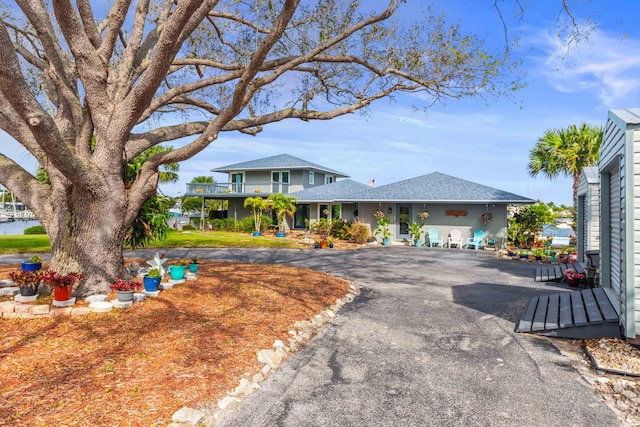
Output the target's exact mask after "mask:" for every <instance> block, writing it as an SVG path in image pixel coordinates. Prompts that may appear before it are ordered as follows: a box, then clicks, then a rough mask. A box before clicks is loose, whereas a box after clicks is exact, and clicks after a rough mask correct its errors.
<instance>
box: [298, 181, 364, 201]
mask: <svg viewBox="0 0 640 427" xmlns="http://www.w3.org/2000/svg"><path fill="white" fill-rule="evenodd" d="M370 189H371V187H369V186H368V185H364V184H362V183H360V182H356V181H354V180H351V179H343V180H342V181H337V182H333V183H331V184H325V185H319V186H317V187H312V188H307V189H306V190H300V191H296V192H295V193H292V195H294V196H296V197H297V198H298V201H299V202H333V201H345V200H351V199H357V198H359V197H361V196H362V195H363V194H365V193H366V192H367V191H369V190H370Z"/></svg>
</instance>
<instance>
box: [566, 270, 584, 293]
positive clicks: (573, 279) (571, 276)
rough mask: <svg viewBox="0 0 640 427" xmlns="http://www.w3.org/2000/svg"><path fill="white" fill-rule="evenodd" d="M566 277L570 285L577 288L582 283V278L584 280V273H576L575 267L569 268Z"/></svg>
mask: <svg viewBox="0 0 640 427" xmlns="http://www.w3.org/2000/svg"><path fill="white" fill-rule="evenodd" d="M564 278H565V281H566V282H567V283H568V284H569V286H571V287H572V288H575V287H576V286H578V285H579V284H580V282H581V281H582V280H584V274H582V273H576V271H575V270H574V269H573V268H567V270H566V271H565V272H564Z"/></svg>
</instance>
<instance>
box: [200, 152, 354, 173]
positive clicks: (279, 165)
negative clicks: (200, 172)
mask: <svg viewBox="0 0 640 427" xmlns="http://www.w3.org/2000/svg"><path fill="white" fill-rule="evenodd" d="M273 169H311V170H314V171H318V172H324V173H328V174H330V175H335V176H336V177H338V178H349V175H346V174H344V173H342V172H338V171H336V170H333V169H329V168H327V167H324V166H321V165H318V164H316V163H312V162H308V161H306V160H302V159H299V158H297V157H294V156H290V155H289V154H280V155H277V156H271V157H265V158H263V159H256V160H250V161H248V162H241V163H236V164H233V165H228V166H222V167H219V168H214V169H211V172H223V173H227V172H233V171H246V170H273Z"/></svg>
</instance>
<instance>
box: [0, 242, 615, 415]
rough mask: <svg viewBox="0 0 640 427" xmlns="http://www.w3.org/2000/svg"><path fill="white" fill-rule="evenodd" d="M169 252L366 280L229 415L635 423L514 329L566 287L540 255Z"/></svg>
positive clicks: (539, 342)
mask: <svg viewBox="0 0 640 427" xmlns="http://www.w3.org/2000/svg"><path fill="white" fill-rule="evenodd" d="M154 252H155V251H150V250H147V251H144V250H137V251H135V252H127V253H126V254H125V256H136V257H147V256H149V257H151V256H152V255H153V253H154ZM164 252H165V253H166V254H167V256H169V257H171V258H187V257H192V256H195V255H198V256H201V257H203V258H206V259H216V260H232V261H249V262H263V263H276V264H290V265H296V266H299V267H306V268H312V269H318V270H321V271H324V272H327V273H330V274H333V275H336V276H339V277H343V278H346V279H349V280H355V281H357V282H358V283H359V284H360V285H361V287H362V294H361V295H360V296H359V297H358V298H357V299H356V300H355V301H354V302H352V303H350V304H347V305H345V306H344V307H343V308H342V310H341V311H340V315H339V316H337V317H336V319H335V320H334V321H333V322H332V323H330V324H328V325H327V326H326V327H325V328H324V329H323V330H322V331H321V332H320V333H319V334H318V335H317V336H316V337H315V338H314V339H312V340H311V341H310V342H309V343H308V344H307V345H306V346H305V347H304V348H303V349H301V350H300V351H298V352H297V353H295V354H294V355H293V356H292V357H291V358H289V359H288V360H287V361H286V362H285V363H283V364H282V365H281V366H280V367H279V368H278V369H277V370H276V371H275V372H274V373H273V374H272V375H271V376H270V377H269V378H268V379H267V380H266V381H265V382H263V383H262V387H261V389H260V390H259V391H257V392H256V393H254V394H253V395H251V396H250V397H248V398H247V399H245V400H244V401H243V402H242V403H241V405H240V406H239V408H238V409H237V410H236V411H234V412H233V413H231V414H230V415H229V416H227V418H226V419H225V420H223V422H222V423H221V425H223V426H242V427H247V426H256V427H257V426H260V427H262V426H291V427H293V426H295V427H300V426H340V427H345V426H536V427H537V426H617V425H624V424H623V423H622V422H621V421H619V420H618V418H617V417H616V415H615V414H614V413H613V411H612V410H610V409H609V408H608V407H607V406H606V405H605V404H604V403H603V401H602V400H601V398H600V397H599V396H598V395H597V394H596V393H595V392H594V391H592V389H591V386H590V385H589V384H588V383H587V382H586V381H585V380H584V379H583V378H582V377H581V375H580V374H579V373H578V372H577V371H576V370H575V369H574V368H573V367H572V365H571V363H570V361H569V360H568V359H567V358H565V357H564V356H562V355H561V354H559V352H558V351H557V350H556V348H555V347H553V346H552V345H551V344H550V343H549V341H548V340H547V339H544V338H538V337H535V336H529V335H519V334H516V333H514V332H513V329H514V326H515V322H516V321H517V320H518V319H519V316H520V314H521V313H522V310H523V308H524V304H525V302H526V301H527V299H528V298H530V297H532V296H534V295H538V294H541V293H548V292H554V291H563V290H564V289H563V288H561V287H554V286H553V285H544V284H537V283H535V282H534V281H533V270H534V265H533V264H529V263H521V262H518V261H510V260H502V259H498V258H496V256H495V253H493V252H475V251H466V250H448V249H438V248H434V249H430V248H413V247H389V248H383V247H376V248H366V249H361V250H353V251H341V250H322V251H321V250H284V249H281V250H277V249H168V250H164ZM3 258H4V257H3ZM2 261H4V262H10V261H7V260H4V259H2V260H0V262H2ZM300 280H304V277H301V278H300Z"/></svg>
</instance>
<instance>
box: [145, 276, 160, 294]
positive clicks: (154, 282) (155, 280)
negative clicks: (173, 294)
mask: <svg viewBox="0 0 640 427" xmlns="http://www.w3.org/2000/svg"><path fill="white" fill-rule="evenodd" d="M160 279H162V278H161V277H147V276H144V278H143V279H142V283H144V290H145V291H147V292H155V291H157V290H158V286H159V285H160Z"/></svg>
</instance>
